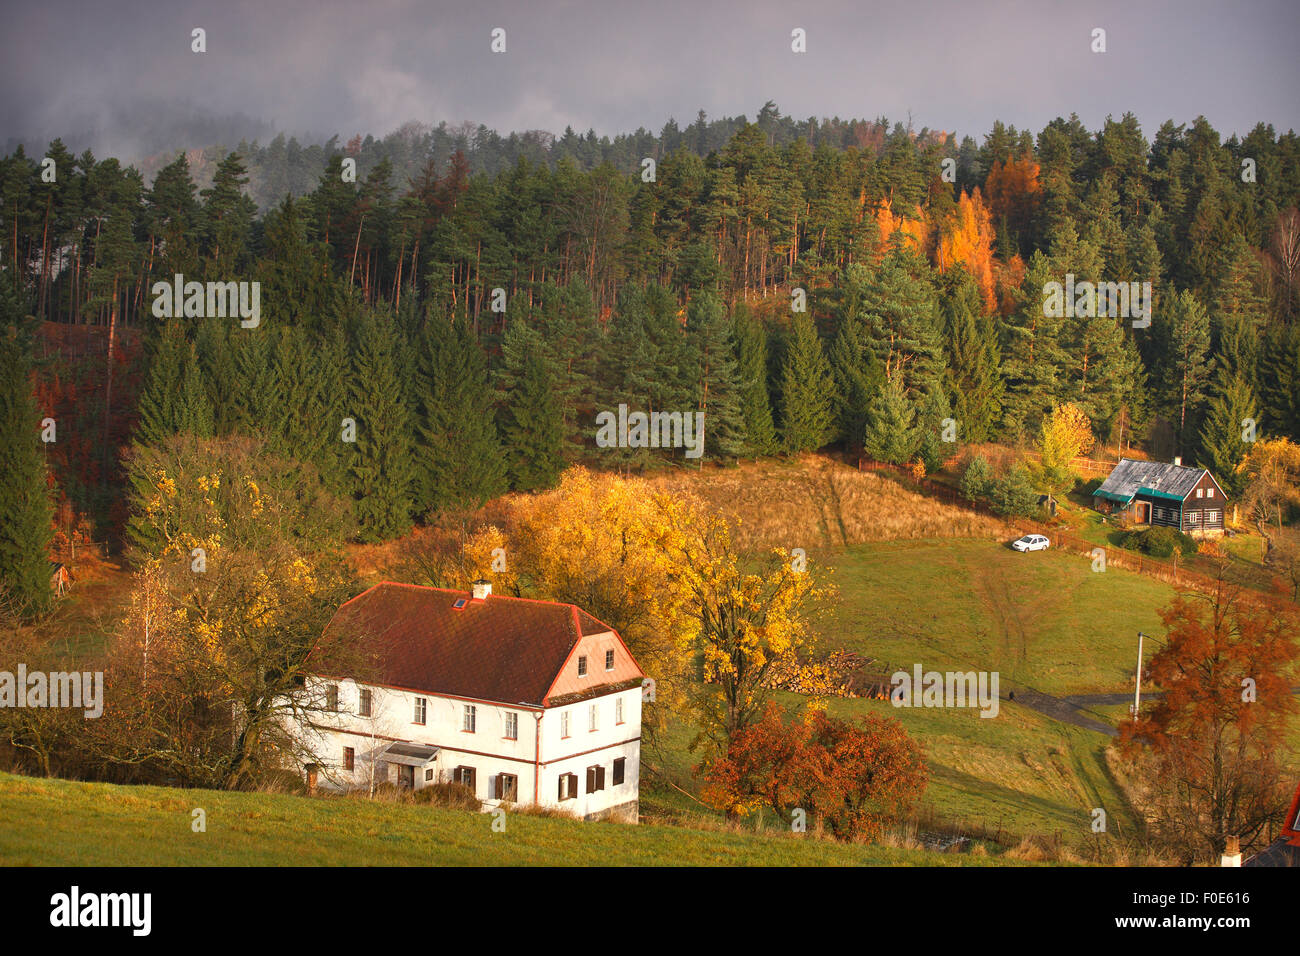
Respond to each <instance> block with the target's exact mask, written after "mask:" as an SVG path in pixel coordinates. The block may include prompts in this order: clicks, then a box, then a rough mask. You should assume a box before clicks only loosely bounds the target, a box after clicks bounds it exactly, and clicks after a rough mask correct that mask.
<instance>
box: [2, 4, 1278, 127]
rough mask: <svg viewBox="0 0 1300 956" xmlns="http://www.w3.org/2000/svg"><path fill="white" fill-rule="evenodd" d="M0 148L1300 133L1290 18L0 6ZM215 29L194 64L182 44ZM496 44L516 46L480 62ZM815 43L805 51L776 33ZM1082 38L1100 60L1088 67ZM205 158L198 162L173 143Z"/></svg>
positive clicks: (1201, 9) (781, 8)
mask: <svg viewBox="0 0 1300 956" xmlns="http://www.w3.org/2000/svg"><path fill="white" fill-rule="evenodd" d="M5 6H6V7H7V9H6V10H5V11H4V17H3V21H0V22H4V24H5V31H4V36H3V38H0V77H2V81H0V142H4V141H5V140H7V139H10V138H11V137H15V136H17V137H22V138H29V137H30V139H31V141H32V142H35V143H39V144H40V145H43V144H44V141H45V140H47V139H48V138H49V137H50V136H53V135H65V136H67V135H72V134H75V133H77V132H80V131H83V130H85V129H87V128H91V127H93V126H95V125H101V126H102V125H104V123H103V122H102V119H101V120H100V121H97V119H96V118H97V117H100V118H102V117H105V116H111V117H113V119H112V120H110V121H109V123H108V125H110V126H115V127H116V129H110V130H104V131H103V132H105V133H108V134H110V135H111V134H113V133H114V132H117V133H118V134H120V137H119V143H120V145H118V146H117V151H119V152H123V151H127V150H129V149H130V146H129V145H128V144H129V143H130V142H131V141H132V137H133V134H134V131H135V130H136V129H145V128H148V126H149V125H151V123H154V122H162V121H164V120H162V119H159V117H165V115H166V112H167V110H166V109H165V107H166V106H167V105H170V106H173V107H185V108H187V109H191V110H195V111H203V112H210V113H215V114H223V115H224V114H231V113H241V114H245V115H247V116H249V117H252V118H255V119H258V120H262V121H265V122H267V123H270V124H272V125H273V126H274V127H275V128H276V129H278V130H285V131H288V132H295V133H304V132H311V133H317V134H325V135H328V134H331V133H339V134H341V135H342V136H344V137H347V136H350V135H352V134H353V133H357V132H361V133H373V134H375V135H376V136H381V135H383V134H385V133H387V132H390V131H391V130H393V129H394V128H396V127H397V126H399V125H401V124H402V123H403V122H405V121H407V120H419V121H422V122H428V123H437V122H438V121H440V120H447V121H449V122H452V123H457V122H460V121H462V120H473V121H474V122H481V123H485V124H487V125H488V126H490V127H494V128H496V129H498V130H500V131H502V132H505V131H508V130H524V129H547V130H551V131H553V132H557V133H558V132H561V131H562V130H563V129H564V127H565V126H566V125H571V126H573V127H574V128H575V129H578V130H579V131H585V130H586V129H588V128H595V129H596V131H597V132H599V133H602V134H606V133H607V134H610V135H613V134H615V133H618V132H624V131H631V130H635V129H636V128H637V127H639V126H643V127H646V128H647V129H650V130H653V131H656V132H657V131H658V130H659V129H660V127H661V126H662V125H663V123H664V122H665V121H666V120H667V119H668V118H669V117H670V116H672V117H675V118H676V119H677V121H678V123H679V124H681V125H682V126H686V125H688V124H689V123H690V122H691V121H692V120H693V119H694V116H695V113H696V111H697V110H699V109H701V108H702V109H704V110H706V111H707V112H708V113H709V115H710V116H720V115H735V114H738V113H744V114H746V115H747V116H749V117H750V118H751V119H752V118H753V117H754V116H755V114H756V113H757V111H758V109H759V107H761V106H762V104H763V102H764V101H765V100H769V99H770V100H774V101H775V102H776V103H777V105H778V106H779V107H780V109H781V112H782V113H784V114H789V115H794V116H797V117H800V118H806V117H807V116H809V115H816V116H819V117H820V116H831V115H839V116H841V117H845V118H847V117H867V118H875V117H877V116H881V115H883V116H887V117H889V118H890V119H891V120H895V119H897V120H902V121H904V122H906V120H907V115H908V113H909V111H910V113H911V115H912V119H913V122H914V124H915V125H916V127H918V128H919V127H921V126H929V127H931V128H933V129H943V130H948V131H956V132H957V133H959V134H961V135H966V134H970V135H973V136H975V137H976V139H979V140H982V138H983V135H984V133H986V132H987V130H988V128H989V127H990V125H991V124H992V122H993V120H995V119H1001V120H1003V121H1004V122H1007V123H1011V124H1014V125H1016V126H1017V127H1021V128H1023V127H1028V128H1030V129H1032V130H1033V131H1035V132H1037V131H1038V130H1040V129H1041V128H1042V127H1043V125H1044V124H1045V123H1046V122H1048V121H1049V120H1050V119H1052V118H1053V117H1055V116H1058V115H1062V116H1068V115H1069V114H1070V113H1071V112H1077V113H1078V114H1079V116H1080V118H1081V119H1082V120H1083V121H1084V123H1085V124H1086V125H1087V126H1088V127H1089V128H1096V127H1097V126H1098V125H1099V124H1100V123H1101V122H1102V121H1103V120H1104V119H1105V117H1106V115H1107V114H1108V113H1109V114H1113V115H1114V116H1115V117H1116V118H1118V117H1119V116H1120V115H1121V114H1123V113H1124V112H1126V111H1131V112H1133V113H1135V114H1136V115H1137V117H1138V119H1139V120H1140V121H1141V123H1142V126H1143V129H1144V131H1145V132H1146V133H1147V135H1148V137H1149V136H1151V135H1152V134H1154V132H1155V130H1156V128H1157V127H1158V126H1159V124H1160V123H1161V122H1162V121H1164V120H1165V119H1168V118H1173V119H1175V120H1176V121H1178V122H1189V121H1191V120H1192V119H1194V118H1195V117H1196V116H1197V115H1199V114H1203V115H1205V116H1206V117H1207V118H1208V119H1209V120H1210V122H1211V123H1212V124H1213V125H1214V126H1215V127H1216V128H1218V129H1219V130H1220V131H1222V132H1223V133H1224V135H1225V137H1226V136H1227V135H1228V134H1230V133H1231V132H1234V131H1235V132H1238V133H1244V132H1246V131H1248V130H1249V129H1250V128H1251V127H1252V126H1253V125H1254V124H1255V123H1256V122H1258V121H1264V122H1268V123H1272V124H1273V125H1274V126H1275V127H1276V128H1277V129H1278V130H1279V131H1284V130H1286V129H1293V128H1300V115H1298V114H1300V95H1298V93H1300V56H1298V55H1297V52H1298V45H1297V40H1298V39H1300V29H1298V27H1300V2H1297V0H1235V2H1231V3H1209V2H1195V0H1190V2H1189V0H1181V2H1179V0H1151V2H1144V0H1120V2H1111V0H1092V2H1088V3H1069V2H1067V0H1060V2H1057V0H1038V2H1028V0H1023V2H1005V0H988V2H983V0H981V2H969V3H957V2H951V0H905V2H891V3H879V2H871V0H812V2H785V3H777V2H770V0H748V2H742V0H729V2H717V0H641V2H628V0H528V2H521V0H514V2H500V0H474V2H464V0H460V2H438V0H423V2H421V0H352V2H346V3H345V2H335V0H317V2H309V0H211V2H203V0H171V2H163V3H160V2H143V0H116V2H104V0H95V2H80V3H72V2H67V0H34V2H30V3H14V2H12V0H5ZM194 27H203V28H204V29H205V30H206V31H207V52H206V53H203V54H198V53H193V52H191V50H190V43H191V41H190V31H191V30H192V29H193V28H194ZM494 27H501V28H504V29H505V30H506V39H507V52H506V53H504V54H493V53H492V52H491V51H490V49H489V44H490V39H491V38H490V33H491V31H492V29H493V28H494ZM795 27H802V28H803V29H804V30H806V31H807V47H808V50H807V53H805V54H801V55H800V54H795V53H792V52H791V50H790V32H791V30H792V29H794V28H795ZM1094 27H1102V28H1104V29H1105V30H1106V42H1107V52H1106V53H1105V54H1094V53H1093V52H1091V50H1090V44H1091V42H1092V41H1091V32H1092V30H1093V28H1094ZM177 145H206V144H192V143H190V144H177Z"/></svg>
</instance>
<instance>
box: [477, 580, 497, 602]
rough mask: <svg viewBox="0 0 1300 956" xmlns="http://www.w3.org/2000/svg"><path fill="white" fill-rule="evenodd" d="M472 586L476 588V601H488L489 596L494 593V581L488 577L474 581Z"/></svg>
mask: <svg viewBox="0 0 1300 956" xmlns="http://www.w3.org/2000/svg"><path fill="white" fill-rule="evenodd" d="M472 587H473V588H474V592H473V593H474V600H475V601H486V600H487V599H488V596H489V595H491V593H492V582H491V581H488V580H487V579H486V578H479V579H478V580H477V581H475V582H474V584H473V585H472Z"/></svg>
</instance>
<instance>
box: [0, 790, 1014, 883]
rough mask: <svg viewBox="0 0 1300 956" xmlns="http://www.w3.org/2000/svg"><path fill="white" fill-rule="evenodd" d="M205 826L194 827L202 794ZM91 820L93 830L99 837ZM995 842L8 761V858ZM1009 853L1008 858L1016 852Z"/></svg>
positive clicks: (800, 851)
mask: <svg viewBox="0 0 1300 956" xmlns="http://www.w3.org/2000/svg"><path fill="white" fill-rule="evenodd" d="M196 807H197V808H202V809H203V810H204V812H205V813H206V818H207V821H206V822H207V831H206V832H205V833H195V832H193V831H192V829H191V819H192V813H193V810H194V809H195V808H196ZM91 834H93V835H94V838H93V839H88V838H87V837H88V836H89V835H91ZM1003 862H1004V861H1001V860H999V859H997V858H990V857H986V856H977V855H968V854H952V853H933V852H927V851H922V850H896V849H891V848H885V847H877V846H846V845H841V844H836V843H831V842H829V841H823V840H817V839H813V838H810V837H796V836H794V835H790V836H760V835H756V834H750V833H732V832H719V831H710V830H693V829H685V828H680V827H671V826H653V825H641V826H627V825H622V824H613V823H582V822H580V821H577V820H565V819H559V818H552V817H540V816H528V815H517V816H516V815H512V816H509V817H507V818H506V827H505V831H504V832H500V833H496V832H493V830H492V817H491V816H490V815H487V814H478V813H472V812H468V811H461V810H444V809H437V808H434V807H430V806H424V805H414V804H394V803H384V802H372V801H368V800H363V799H352V798H337V797H336V798H320V799H308V798H305V797H295V796H287V795H283V794H264V793H227V792H219V791H211V790H190V791H181V790H171V789H167V788H164V787H121V786H112V785H109V784H88V783H73V782H69V781H66V780H38V779H33V778H28V777H19V776H14V775H12V774H0V864H3V865H6V866H338V865H358V864H362V865H375V866H395V865H418V866H579V865H583V866H590V865H593V864H596V865H610V866H728V865H745V866H862V865H870V866H958V865H979V866H988V865H1000V864H1002V863H1003ZM1005 862H1006V863H1007V864H1010V862H1011V861H1005Z"/></svg>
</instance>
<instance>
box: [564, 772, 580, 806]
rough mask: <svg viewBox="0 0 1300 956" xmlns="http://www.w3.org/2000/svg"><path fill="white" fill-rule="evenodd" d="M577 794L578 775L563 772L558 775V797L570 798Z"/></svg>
mask: <svg viewBox="0 0 1300 956" xmlns="http://www.w3.org/2000/svg"><path fill="white" fill-rule="evenodd" d="M577 795H578V775H577V774H574V773H565V774H561V775H560V799H561V800H572V799H573V798H574V797H576V796H577Z"/></svg>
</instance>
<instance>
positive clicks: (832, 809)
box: [701, 703, 928, 840]
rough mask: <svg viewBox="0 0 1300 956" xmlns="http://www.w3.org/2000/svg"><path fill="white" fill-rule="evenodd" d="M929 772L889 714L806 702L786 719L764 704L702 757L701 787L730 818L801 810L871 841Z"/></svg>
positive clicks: (845, 836) (839, 831)
mask: <svg viewBox="0 0 1300 956" xmlns="http://www.w3.org/2000/svg"><path fill="white" fill-rule="evenodd" d="M927 776H928V775H927V770H926V765H925V758H924V755H923V754H922V752H921V748H920V746H919V745H918V744H917V743H916V741H914V740H913V739H912V738H911V737H909V736H908V734H907V732H906V731H905V730H904V729H903V727H902V725H901V724H900V723H899V722H898V721H897V720H895V719H893V718H891V717H881V716H879V715H876V714H868V715H866V716H864V717H860V718H859V719H858V720H857V721H847V720H839V719H836V718H833V717H829V716H827V714H826V713H825V712H824V711H823V710H822V709H821V708H819V707H810V708H809V709H808V710H807V711H805V712H804V713H803V714H802V715H795V716H794V717H793V718H791V719H789V720H787V719H786V717H785V715H784V714H783V712H782V710H781V708H780V707H779V706H778V705H777V704H775V703H769V704H768V706H767V708H766V709H765V710H764V711H763V714H762V716H761V717H760V718H759V719H758V720H756V721H755V722H754V723H752V724H750V725H749V726H747V727H745V728H744V729H742V730H740V731H739V732H738V733H737V734H736V736H735V738H734V739H733V740H732V741H731V744H730V746H729V747H728V748H727V750H726V751H725V752H724V753H722V754H719V755H718V756H717V757H716V758H715V759H713V760H711V761H710V762H708V763H707V765H706V770H705V783H704V786H703V788H702V790H701V792H702V795H703V797H704V799H705V801H706V802H707V803H709V804H710V805H711V806H713V807H716V808H717V809H719V810H723V811H725V812H726V813H727V814H728V816H745V815H748V814H750V813H752V812H754V811H756V810H757V809H759V808H760V807H767V808H769V809H771V810H772V811H773V812H774V813H776V815H777V816H778V817H779V818H780V819H782V820H784V821H786V822H787V823H789V822H791V820H792V818H793V815H794V811H795V810H796V809H802V810H804V811H805V812H806V813H808V814H813V815H816V816H817V817H818V818H820V820H821V822H822V824H823V825H824V826H825V827H826V829H828V830H829V831H830V832H831V834H832V835H833V836H835V837H836V838H838V839H841V840H851V839H866V840H872V839H875V838H877V837H878V836H879V835H880V832H881V830H882V829H883V828H884V827H885V826H886V825H887V824H889V823H891V822H894V821H896V820H898V819H900V818H901V817H903V816H905V815H906V814H907V812H908V811H909V810H910V809H911V808H912V807H913V806H914V805H915V803H916V801H917V800H918V799H920V797H921V795H922V794H923V793H924V792H925V787H926V782H927Z"/></svg>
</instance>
